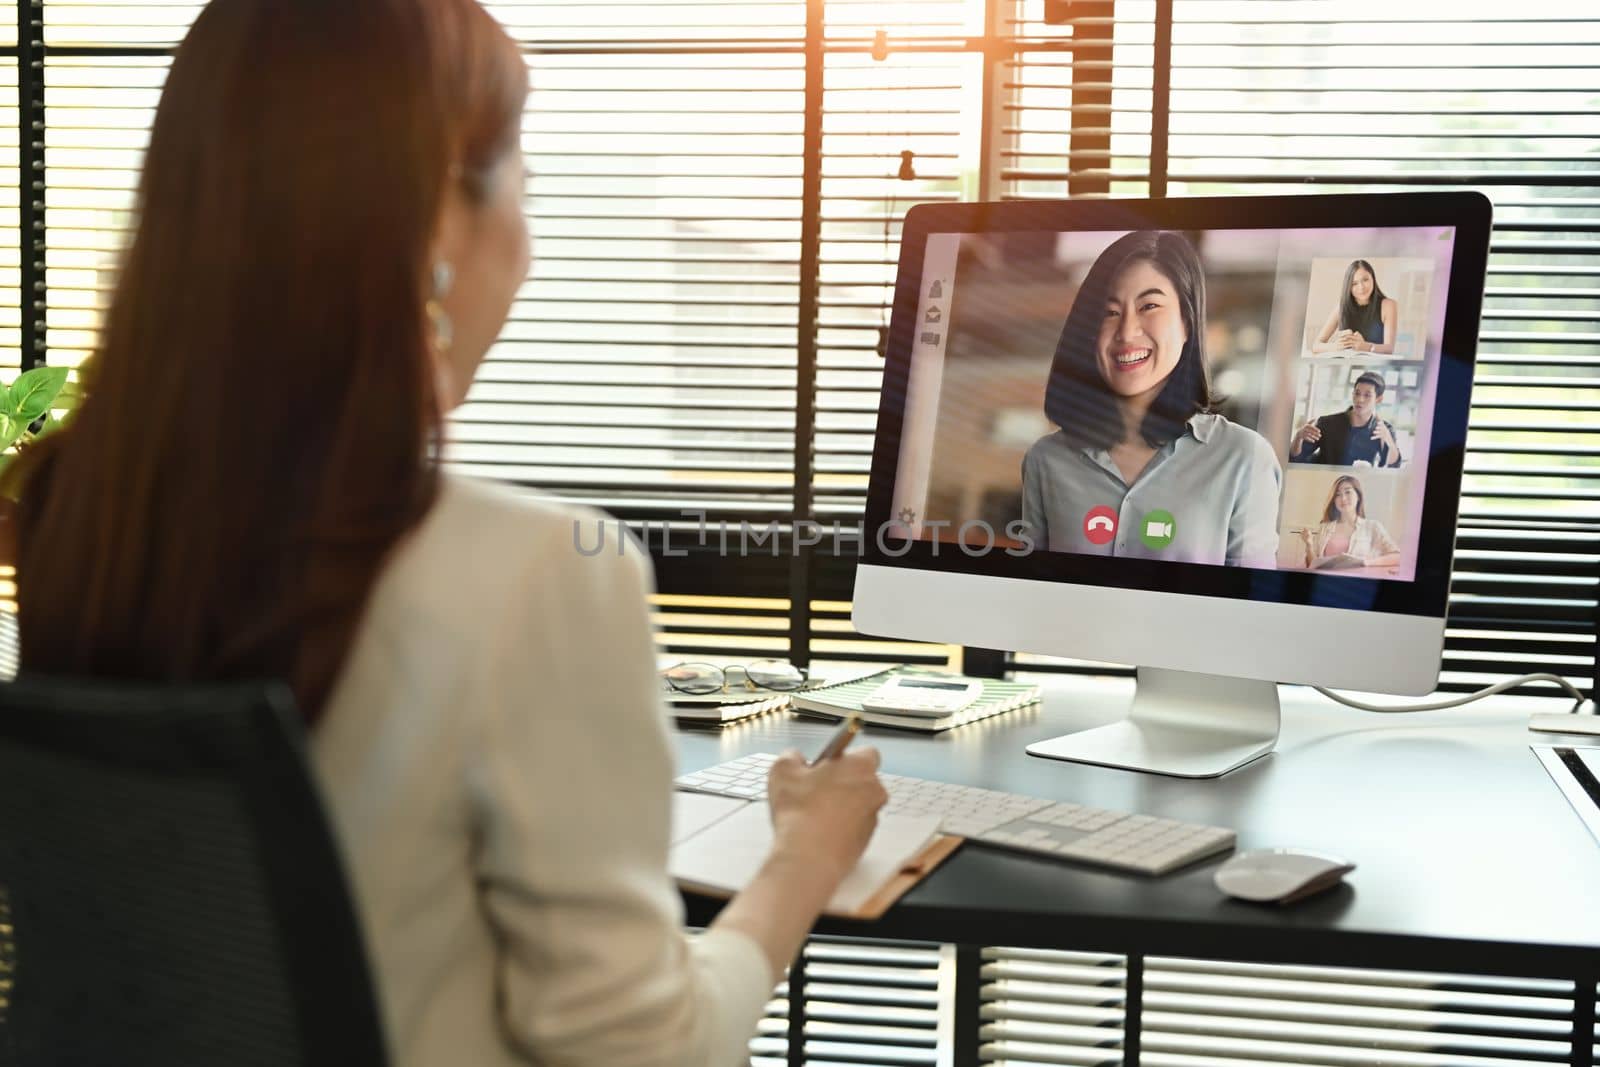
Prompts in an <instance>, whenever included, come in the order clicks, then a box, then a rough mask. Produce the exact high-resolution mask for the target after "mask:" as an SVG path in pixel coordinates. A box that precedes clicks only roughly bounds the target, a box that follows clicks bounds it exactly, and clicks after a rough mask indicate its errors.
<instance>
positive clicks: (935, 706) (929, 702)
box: [861, 674, 983, 718]
mask: <svg viewBox="0 0 1600 1067" xmlns="http://www.w3.org/2000/svg"><path fill="white" fill-rule="evenodd" d="M981 696H983V683H982V682H980V681H978V680H977V679H975V678H948V677H937V676H933V675H916V674H902V675H896V676H894V677H893V678H890V679H889V680H888V681H886V682H884V683H883V684H882V685H880V686H878V688H876V689H874V690H873V691H872V692H871V693H868V694H867V695H866V696H864V697H862V698H861V710H862V711H881V712H887V713H889V714H891V715H926V716H928V717H929V718H936V717H938V716H940V715H949V714H952V713H953V712H957V711H960V710H961V709H962V708H964V707H966V706H967V705H968V704H971V703H972V702H973V701H975V700H977V699H978V698H979V697H981Z"/></svg>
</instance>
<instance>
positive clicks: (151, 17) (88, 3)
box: [8, 0, 205, 52]
mask: <svg viewBox="0 0 1600 1067" xmlns="http://www.w3.org/2000/svg"><path fill="white" fill-rule="evenodd" d="M8 6H9V5H8ZM203 7H205V4H203V3H202V4H197V3H188V2H184V0H164V2H163V0H157V2H154V3H152V2H148V0H146V2H143V3H140V2H132V3H129V2H126V0H48V2H46V3H44V4H43V8H44V43H45V45H46V46H47V47H51V48H96V49H105V50H106V51H109V52H117V51H127V50H129V49H136V48H146V49H150V48H167V47H170V46H172V45H175V44H177V43H178V42H179V41H181V40H183V35H184V34H186V33H188V32H189V26H190V25H191V24H192V23H193V22H194V20H195V16H196V15H198V14H200V9H201V8H203ZM10 25H11V26H12V28H13V29H12V32H13V33H14V32H15V26H16V21H15V19H12V20H11V21H10Z"/></svg>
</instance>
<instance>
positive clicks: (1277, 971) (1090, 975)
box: [980, 948, 1574, 1067]
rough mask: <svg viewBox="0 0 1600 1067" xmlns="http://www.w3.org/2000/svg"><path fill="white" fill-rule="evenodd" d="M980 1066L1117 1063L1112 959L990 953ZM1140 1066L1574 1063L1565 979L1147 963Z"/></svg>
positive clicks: (1120, 973) (1120, 971) (1116, 972)
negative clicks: (1570, 1060) (1571, 1061)
mask: <svg viewBox="0 0 1600 1067" xmlns="http://www.w3.org/2000/svg"><path fill="white" fill-rule="evenodd" d="M983 959H984V964H983V975H982V977H983V984H982V987H981V994H980V996H981V1001H982V1009H981V1013H982V1020H983V1022H982V1026H981V1029H980V1040H981V1042H982V1045H981V1052H982V1058H983V1061H984V1062H985V1063H991V1064H997V1065H1000V1064H1004V1065H1021V1064H1045V1063H1050V1064H1082V1065H1112V1064H1121V1063H1122V1062H1123V1033H1122V1027H1123V1024H1124V1018H1125V1006H1126V1003H1125V995H1126V984H1125V983H1126V964H1125V961H1124V960H1123V959H1122V958H1121V957H1118V956H1107V955H1096V954H1087V953H1071V952H1053V951H1044V950H1030V949H1006V948H990V949H985V950H984V952H983ZM1143 986H1144V995H1143V998H1142V1001H1141V1004H1140V1010H1141V1017H1142V1023H1143V1025H1142V1027H1141V1031H1140V1045H1141V1047H1140V1057H1139V1062H1140V1063H1141V1064H1146V1065H1150V1067H1201V1065H1207V1067H1212V1065H1216V1067H1234V1065H1240V1067H1242V1065H1244V1064H1261V1063H1292V1064H1298V1065H1304V1067H1343V1065H1356V1064H1362V1065H1367V1064H1371V1065H1376V1064H1395V1065H1409V1067H1443V1065H1445V1064H1454V1065H1461V1067H1473V1065H1482V1067H1490V1065H1493V1067H1510V1065H1513V1064H1517V1065H1524V1064H1538V1063H1561V1062H1567V1061H1568V1060H1569V1058H1570V1056H1571V1051H1572V1050H1571V1043H1572V1038H1573V1029H1572V1027H1573V1017H1574V1011H1573V1008H1574V1001H1573V993H1574V989H1573V984H1572V983H1571V982H1564V981H1555V980H1540V979H1524V978H1496V977H1493V976H1480V975H1446V974H1432V973H1425V972H1415V971H1383V970H1365V969H1354V968H1332V967H1295V966H1272V965H1265V964H1240V963H1222V962H1218V961H1214V960H1193V959H1171V958H1154V957H1152V958H1147V959H1146V960H1145V961H1144V968H1143Z"/></svg>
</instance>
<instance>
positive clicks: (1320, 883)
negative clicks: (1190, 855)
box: [1212, 848, 1356, 904]
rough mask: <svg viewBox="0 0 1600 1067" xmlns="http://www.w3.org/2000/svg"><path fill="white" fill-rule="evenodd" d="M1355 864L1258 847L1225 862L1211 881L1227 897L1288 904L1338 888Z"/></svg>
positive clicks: (1302, 852)
mask: <svg viewBox="0 0 1600 1067" xmlns="http://www.w3.org/2000/svg"><path fill="white" fill-rule="evenodd" d="M1355 869H1356V865H1355V864H1353V863H1350V862H1348V861H1347V860H1342V859H1338V858H1337V857H1334V856H1325V855H1321V854H1319V853H1316V852H1305V851H1302V850H1301V849H1297V848H1261V849H1256V850H1254V851H1252V852H1241V853H1239V854H1238V855H1237V856H1234V857H1233V858H1231V859H1229V860H1228V862H1226V863H1224V864H1223V865H1222V866H1221V867H1218V868H1217V873H1216V874H1215V875H1214V876H1213V878H1212V880H1213V881H1215V882H1216V883H1217V888H1218V889H1220V890H1222V891H1223V892H1224V893H1226V894H1228V895H1229V896H1230V897H1238V898H1240V899H1241V900H1259V901H1267V902H1275V903H1278V904H1288V903H1291V902H1293V901H1296V900H1300V899H1303V898H1305V897H1309V896H1311V894H1313V893H1320V892H1322V891H1323V890H1324V889H1331V888H1333V887H1334V886H1336V885H1338V884H1339V882H1340V880H1341V879H1342V878H1344V876H1345V875H1346V874H1349V873H1350V872H1351V871H1353V870H1355Z"/></svg>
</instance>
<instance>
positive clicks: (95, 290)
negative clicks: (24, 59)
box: [44, 55, 168, 367]
mask: <svg viewBox="0 0 1600 1067" xmlns="http://www.w3.org/2000/svg"><path fill="white" fill-rule="evenodd" d="M167 67H168V60H167V59H166V58H165V57H149V58H146V57H138V56H110V55H108V56H90V57H78V56H65V57H56V58H52V59H50V60H49V61H48V62H47V63H46V65H45V68H44V80H45V108H46V114H47V116H48V120H47V124H46V126H45V163H46V166H45V194H44V202H45V232H46V235H47V237H46V240H47V248H46V253H45V282H46V287H47V288H46V293H45V300H46V303H47V310H46V314H45V324H46V334H45V337H46V350H45V361H46V362H47V363H49V364H50V365H51V366H57V367H62V366H65V367H76V366H77V365H78V364H79V363H81V362H82V361H83V359H84V358H85V357H86V356H88V355H89V353H90V352H91V351H93V349H94V346H95V345H96V344H97V343H98V337H99V331H100V327H101V324H102V323H103V322H104V318H105V313H106V309H107V308H108V307H109V304H110V299H111V293H112V290H113V289H114V288H115V286H116V277H117V271H118V269H119V267H120V263H121V255H122V251H123V249H124V247H125V246H126V244H127V241H128V238H129V237H130V236H131V232H132V231H131V227H132V225H133V210H134V197H135V192H136V189H137V186H138V180H139V170H140V168H141V167H142V166H143V162H144V149H145V145H146V144H147V142H148V141H149V136H150V124H151V122H152V121H153V120H154V118H155V107H156V103H157V100H158V99H159V97H160V94H161V86H162V84H163V83H164V82H165V80H166V76H167Z"/></svg>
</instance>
